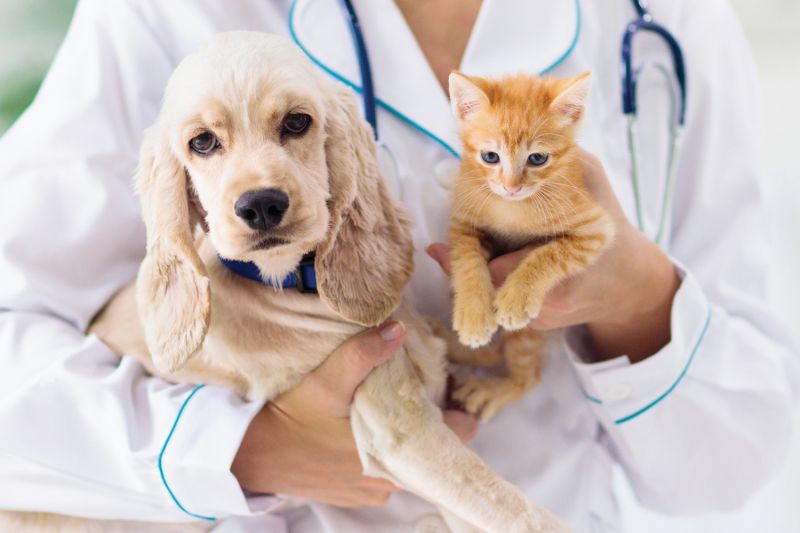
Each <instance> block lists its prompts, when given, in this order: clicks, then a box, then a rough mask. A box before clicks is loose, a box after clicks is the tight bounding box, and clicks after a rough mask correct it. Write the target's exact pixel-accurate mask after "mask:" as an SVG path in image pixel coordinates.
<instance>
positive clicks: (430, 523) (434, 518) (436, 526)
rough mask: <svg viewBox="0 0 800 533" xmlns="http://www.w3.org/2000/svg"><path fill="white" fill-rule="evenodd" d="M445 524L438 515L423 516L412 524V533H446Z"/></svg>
mask: <svg viewBox="0 0 800 533" xmlns="http://www.w3.org/2000/svg"><path fill="white" fill-rule="evenodd" d="M448 531H449V530H448V529H447V524H445V522H444V519H443V518H442V516H441V515H438V514H429V515H425V516H423V517H422V518H420V519H419V520H417V523H416V524H414V533H448Z"/></svg>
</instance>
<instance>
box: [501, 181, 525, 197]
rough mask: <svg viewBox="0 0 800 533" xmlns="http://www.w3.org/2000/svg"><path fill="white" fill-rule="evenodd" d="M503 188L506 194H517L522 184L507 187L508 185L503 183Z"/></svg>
mask: <svg viewBox="0 0 800 533" xmlns="http://www.w3.org/2000/svg"><path fill="white" fill-rule="evenodd" d="M503 189H505V191H506V192H507V193H508V194H517V193H518V192H519V191H520V189H522V185H517V186H516V187H509V186H508V185H506V184H505V183H504V184H503Z"/></svg>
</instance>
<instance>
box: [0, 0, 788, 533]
mask: <svg viewBox="0 0 800 533" xmlns="http://www.w3.org/2000/svg"><path fill="white" fill-rule="evenodd" d="M699 1H702V0H699ZM75 3H76V1H75V0H0V135H2V133H3V132H4V131H5V130H6V129H7V128H8V127H9V126H10V125H11V124H12V123H13V121H14V120H15V118H16V117H17V116H18V115H19V114H20V113H21V112H22V111H23V110H24V109H25V107H27V106H28V104H29V103H30V102H31V100H32V98H33V96H34V94H35V93H36V90H37V88H38V87H39V83H40V82H41V79H42V76H43V75H44V73H45V72H46V71H47V67H48V65H49V64H50V62H51V61H52V59H53V56H54V54H55V52H56V50H57V49H58V45H59V43H60V42H61V39H63V37H64V32H65V31H66V28H67V25H68V24H69V20H70V17H71V15H72V11H73V9H74V7H75ZM731 3H732V5H733V6H734V8H735V9H736V11H737V12H738V14H739V17H740V19H741V21H742V24H743V26H744V29H745V31H746V33H747V36H748V38H749V40H750V43H751V45H752V47H753V52H754V55H755V58H756V62H757V64H758V67H759V71H760V82H761V89H762V103H763V105H762V108H763V111H764V113H763V130H764V141H765V147H766V154H767V158H766V166H767V175H768V177H769V183H768V196H769V201H770V204H771V209H770V212H771V216H772V243H773V246H772V257H773V261H772V269H773V271H772V272H771V275H770V283H771V285H770V297H771V298H772V300H773V303H774V305H775V307H776V308H777V309H778V310H779V311H780V313H781V315H782V316H783V317H784V318H785V320H786V321H787V323H788V324H789V325H790V326H792V329H796V327H795V325H797V324H800V305H798V302H800V282H798V280H797V275H798V273H800V238H798V230H800V209H798V208H797V199H798V198H800V157H797V153H795V150H797V149H798V146H797V145H798V143H799V142H800V135H798V134H797V131H798V125H800V97H798V96H797V95H798V94H800V2H798V1H797V0H760V1H758V2H755V1H753V0H731ZM799 415H800V413H799ZM796 422H797V424H796V425H798V426H799V427H800V416H798V418H797V420H796ZM742 460H743V461H746V460H747V458H746V457H743V458H742ZM618 488H619V493H620V502H621V504H622V508H623V515H624V520H625V526H626V527H625V531H626V532H628V533H642V532H647V533H745V532H746V533H753V532H759V533H761V532H769V533H784V532H785V533H796V532H800V439H796V441H795V445H794V446H793V453H792V456H791V457H790V459H789V461H788V463H787V464H786V466H785V468H784V470H783V472H782V473H781V474H780V475H779V476H777V477H776V478H775V479H773V480H772V481H771V482H770V483H769V484H768V485H767V486H766V487H764V489H763V490H761V491H760V492H759V493H758V494H756V495H755V496H754V497H753V498H752V499H751V501H750V502H749V503H748V504H747V505H746V507H745V508H744V509H742V510H740V511H737V512H735V513H729V514H715V515H709V516H700V517H692V518H679V519H678V518H667V517H663V516H660V515H657V514H654V513H650V512H647V511H645V510H643V509H641V508H639V507H638V505H637V504H636V501H635V499H634V498H633V497H632V495H631V493H630V490H629V489H628V487H627V485H626V483H625V481H624V479H623V478H622V477H621V476H619V478H618Z"/></svg>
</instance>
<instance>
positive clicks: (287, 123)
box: [281, 113, 311, 135]
mask: <svg viewBox="0 0 800 533" xmlns="http://www.w3.org/2000/svg"><path fill="white" fill-rule="evenodd" d="M310 125H311V116H310V115H306V114H305V113H289V114H288V115H286V117H284V119H283V125H282V128H283V131H281V133H283V134H289V135H302V134H303V133H305V132H306V130H307V129H308V127H309V126H310Z"/></svg>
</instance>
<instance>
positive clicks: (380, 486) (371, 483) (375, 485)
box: [363, 476, 402, 492]
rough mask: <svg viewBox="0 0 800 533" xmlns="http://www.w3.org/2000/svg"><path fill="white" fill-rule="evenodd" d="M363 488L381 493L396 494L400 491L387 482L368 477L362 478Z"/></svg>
mask: <svg viewBox="0 0 800 533" xmlns="http://www.w3.org/2000/svg"><path fill="white" fill-rule="evenodd" d="M363 486H364V488H367V489H370V490H375V491H382V492H397V491H399V490H402V489H400V487H398V486H397V485H395V484H394V483H392V482H391V481H389V480H386V479H381V478H377V477H369V476H364V483H363Z"/></svg>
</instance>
